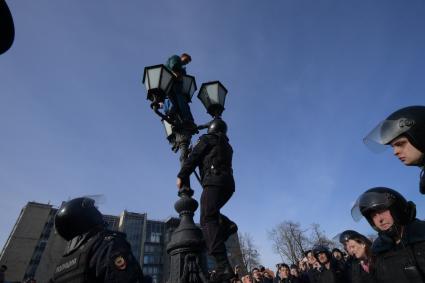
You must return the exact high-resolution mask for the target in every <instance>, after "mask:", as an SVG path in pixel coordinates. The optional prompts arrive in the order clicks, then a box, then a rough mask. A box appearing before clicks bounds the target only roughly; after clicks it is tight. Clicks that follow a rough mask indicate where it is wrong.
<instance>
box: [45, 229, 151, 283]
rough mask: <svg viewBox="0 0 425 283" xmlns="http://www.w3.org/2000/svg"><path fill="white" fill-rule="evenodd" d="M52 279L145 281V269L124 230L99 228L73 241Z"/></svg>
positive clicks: (77, 282) (68, 281)
mask: <svg viewBox="0 0 425 283" xmlns="http://www.w3.org/2000/svg"><path fill="white" fill-rule="evenodd" d="M50 282H51V283H62V282H66V283H97V282H105V283H106V282H108V283H112V282H114V283H141V282H143V273H142V271H141V269H140V266H139V263H138V262H137V260H136V259H135V258H134V256H133V255H132V253H131V248H130V245H129V243H128V242H127V241H126V240H125V234H124V233H119V232H112V231H109V230H106V229H95V230H92V231H90V232H88V233H86V234H83V235H80V236H77V237H75V238H74V239H72V240H71V241H70V242H69V246H68V248H67V250H66V251H65V254H64V255H63V256H62V259H61V261H60V262H59V264H58V266H57V267H56V269H55V271H54V274H53V278H52V279H51V280H50Z"/></svg>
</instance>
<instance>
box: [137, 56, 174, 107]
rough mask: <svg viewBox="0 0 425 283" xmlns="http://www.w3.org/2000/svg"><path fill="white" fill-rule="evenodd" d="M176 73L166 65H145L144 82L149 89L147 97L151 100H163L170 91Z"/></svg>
mask: <svg viewBox="0 0 425 283" xmlns="http://www.w3.org/2000/svg"><path fill="white" fill-rule="evenodd" d="M173 79H174V75H173V74H172V73H171V72H170V71H169V70H168V69H167V68H166V67H165V66H164V65H162V64H161V65H155V66H149V67H145V70H144V73H143V84H144V85H145V87H146V90H147V91H148V96H147V98H148V99H149V100H151V101H163V100H164V99H165V96H166V95H167V94H168V93H169V92H170V90H171V86H172V83H173Z"/></svg>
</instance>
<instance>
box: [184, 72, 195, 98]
mask: <svg viewBox="0 0 425 283" xmlns="http://www.w3.org/2000/svg"><path fill="white" fill-rule="evenodd" d="M192 85H193V78H192V77H189V76H183V93H184V94H187V95H188V96H189V97H192V95H193V92H192Z"/></svg>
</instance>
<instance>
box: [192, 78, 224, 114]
mask: <svg viewBox="0 0 425 283" xmlns="http://www.w3.org/2000/svg"><path fill="white" fill-rule="evenodd" d="M226 95H227V89H226V88H225V87H224V86H223V85H222V84H221V83H220V82H219V81H214V82H208V83H203V84H202V86H201V89H200V90H199V94H198V98H199V99H200V100H201V102H202V104H204V106H205V108H206V109H207V112H208V113H209V114H210V115H212V116H220V115H221V113H222V112H223V110H224V104H225V101H226Z"/></svg>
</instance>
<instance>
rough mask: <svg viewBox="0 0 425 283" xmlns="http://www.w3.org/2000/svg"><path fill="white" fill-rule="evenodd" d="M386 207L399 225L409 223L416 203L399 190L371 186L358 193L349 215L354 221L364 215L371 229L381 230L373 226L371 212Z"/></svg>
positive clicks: (414, 214) (413, 214)
mask: <svg viewBox="0 0 425 283" xmlns="http://www.w3.org/2000/svg"><path fill="white" fill-rule="evenodd" d="M387 209H388V210H389V211H390V213H391V216H392V218H393V219H394V223H395V224H396V225H399V226H403V225H406V224H408V223H410V222H411V221H412V220H413V219H415V216H416V205H415V204H414V203H413V202H411V201H407V200H406V199H405V198H404V197H403V196H402V195H401V194H400V193H399V192H397V191H395V190H393V189H390V188H385V187H375V188H371V189H369V190H367V191H366V192H364V193H363V194H362V195H360V197H359V198H358V199H357V201H356V203H355V204H354V206H353V208H352V209H351V216H352V217H353V219H354V220H355V221H359V220H360V219H361V218H362V216H364V217H365V218H366V220H367V221H368V222H369V224H370V226H372V228H373V229H375V230H376V231H378V232H383V231H380V230H379V229H378V228H377V227H376V226H375V224H374V223H373V220H372V217H371V214H372V213H373V212H377V211H383V210H387ZM395 228H396V227H395ZM389 230H391V228H390V229H389ZM389 232H390V233H391V231H389Z"/></svg>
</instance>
